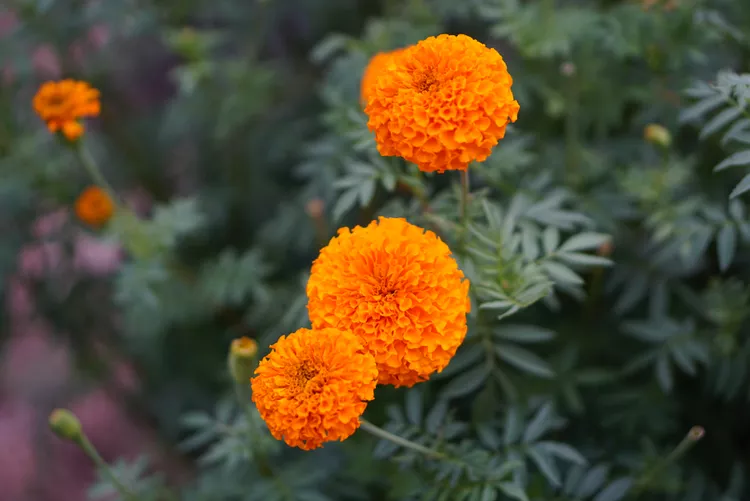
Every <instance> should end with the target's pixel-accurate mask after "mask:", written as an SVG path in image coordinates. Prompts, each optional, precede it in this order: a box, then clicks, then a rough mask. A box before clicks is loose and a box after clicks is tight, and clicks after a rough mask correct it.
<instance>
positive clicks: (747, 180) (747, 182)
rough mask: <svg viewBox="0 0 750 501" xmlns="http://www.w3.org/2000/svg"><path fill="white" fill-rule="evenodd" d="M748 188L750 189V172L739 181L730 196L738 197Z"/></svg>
mask: <svg viewBox="0 0 750 501" xmlns="http://www.w3.org/2000/svg"><path fill="white" fill-rule="evenodd" d="M747 190H750V174H747V175H746V176H745V177H743V178H742V180H740V182H739V183H737V186H735V187H734V189H733V190H732V193H730V194H729V198H735V197H738V196H740V195H742V194H743V193H745V192H746V191H747Z"/></svg>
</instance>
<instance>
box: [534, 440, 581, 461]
mask: <svg viewBox="0 0 750 501" xmlns="http://www.w3.org/2000/svg"><path fill="white" fill-rule="evenodd" d="M535 447H538V448H541V449H544V451H545V452H547V453H548V454H552V455H553V456H557V457H559V458H561V459H565V460H567V461H570V462H571V463H574V464H578V465H581V466H583V465H586V464H587V463H588V461H586V458H585V457H583V456H582V455H581V453H580V452H578V451H577V450H575V449H574V448H573V447H571V446H570V445H568V444H563V443H560V442H548V441H544V442H537V444H536V445H535Z"/></svg>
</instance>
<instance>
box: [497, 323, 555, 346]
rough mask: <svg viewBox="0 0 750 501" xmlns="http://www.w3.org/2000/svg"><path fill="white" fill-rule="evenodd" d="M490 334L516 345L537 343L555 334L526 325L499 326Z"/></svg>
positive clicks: (541, 328)
mask: <svg viewBox="0 0 750 501" xmlns="http://www.w3.org/2000/svg"><path fill="white" fill-rule="evenodd" d="M492 334H493V335H494V336H496V337H498V338H500V339H504V340H506V341H516V342H518V343H538V342H542V341H549V340H550V339H552V338H554V337H555V332H554V331H552V330H550V329H545V328H544V327H539V326H536V325H527V324H506V325H501V326H498V327H495V328H494V329H493V330H492Z"/></svg>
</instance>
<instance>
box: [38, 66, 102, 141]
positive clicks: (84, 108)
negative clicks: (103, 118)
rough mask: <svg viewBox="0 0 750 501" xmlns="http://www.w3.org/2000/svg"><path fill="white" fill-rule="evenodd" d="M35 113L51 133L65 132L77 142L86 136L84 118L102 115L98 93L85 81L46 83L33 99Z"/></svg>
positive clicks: (67, 136) (71, 139)
mask: <svg viewBox="0 0 750 501" xmlns="http://www.w3.org/2000/svg"><path fill="white" fill-rule="evenodd" d="M33 104H34V110H35V111H36V112H37V114H38V115H39V116H40V117H41V118H42V120H44V121H45V122H46V123H47V128H48V129H49V130H50V132H53V133H54V132H62V134H63V135H64V136H65V137H66V138H67V139H68V140H69V141H75V140H76V139H78V138H79V137H81V135H82V134H83V125H82V124H81V122H80V119H81V118H83V117H95V116H98V115H99V111H100V105H99V91H98V90H96V89H94V88H92V87H91V86H90V85H89V84H88V83H86V82H80V81H77V80H70V79H67V80H61V81H59V82H46V83H44V84H43V85H42V86H41V87H40V88H39V90H38V91H37V93H36V95H35V96H34V102H33Z"/></svg>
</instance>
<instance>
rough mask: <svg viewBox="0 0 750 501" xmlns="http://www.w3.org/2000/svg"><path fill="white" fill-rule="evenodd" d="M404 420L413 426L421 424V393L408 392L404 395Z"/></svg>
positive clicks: (417, 391)
mask: <svg viewBox="0 0 750 501" xmlns="http://www.w3.org/2000/svg"><path fill="white" fill-rule="evenodd" d="M406 418H407V419H408V420H409V422H410V423H411V424H413V425H415V426H419V425H420V424H421V422H422V392H421V391H419V390H414V389H412V390H409V391H408V392H407V393H406Z"/></svg>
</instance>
